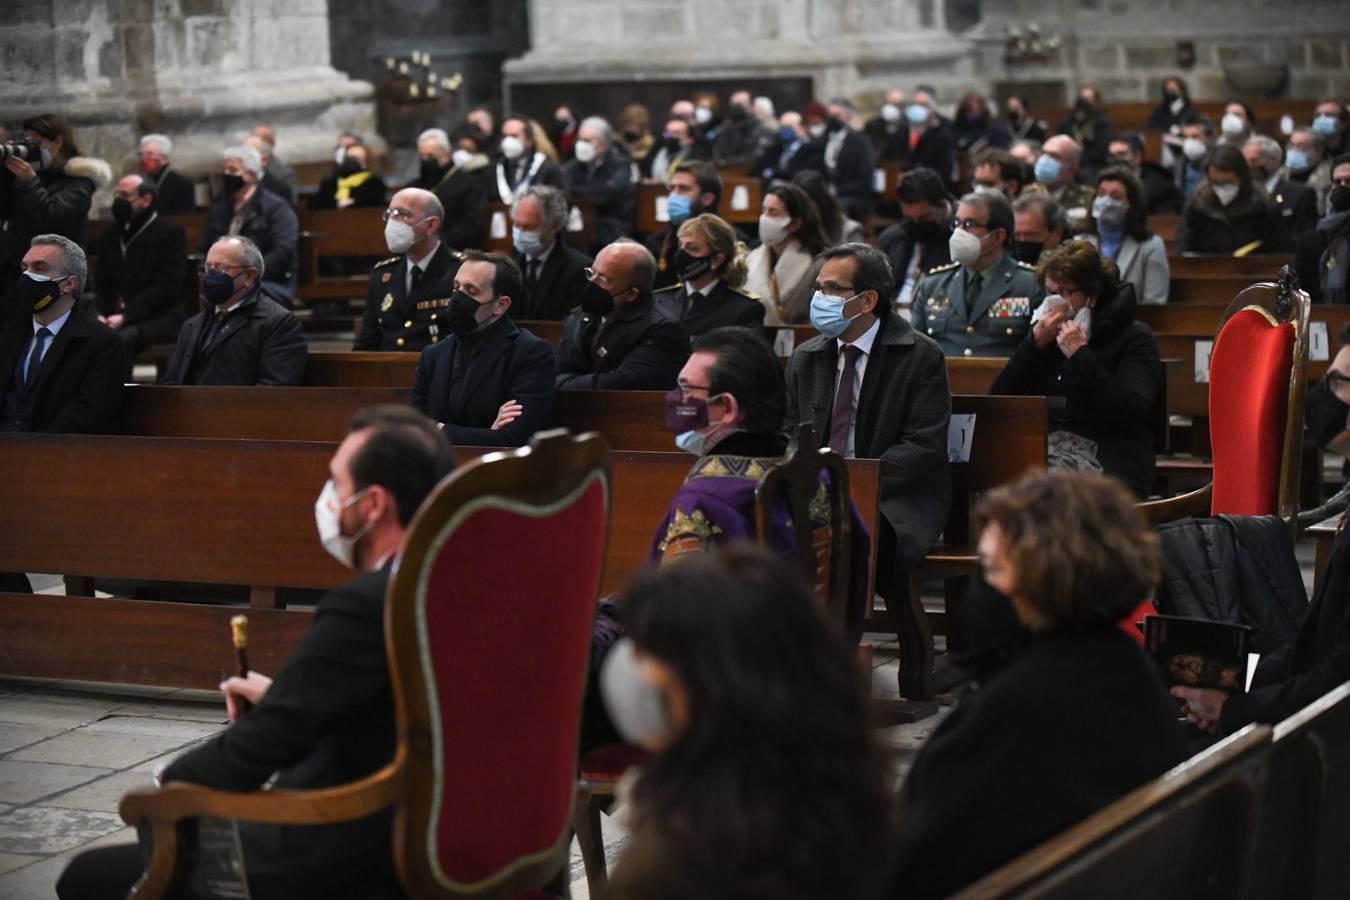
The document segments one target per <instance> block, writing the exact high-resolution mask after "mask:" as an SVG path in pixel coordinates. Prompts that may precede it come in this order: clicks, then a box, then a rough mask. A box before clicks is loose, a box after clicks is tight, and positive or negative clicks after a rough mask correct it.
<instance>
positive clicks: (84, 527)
mask: <svg viewBox="0 0 1350 900" xmlns="http://www.w3.org/2000/svg"><path fill="white" fill-rule="evenodd" d="M343 430H344V431H345V428H344V429H343ZM335 449H336V444H335V443H331V442H293V441H292V442H285V441H241V440H232V441H222V440H209V439H206V440H204V439H188V438H129V437H93V436H86V435H29V434H14V435H0V454H3V456H4V458H5V460H6V461H7V462H8V463H10V464H12V465H15V466H22V467H23V470H24V471H28V470H31V471H32V474H33V477H31V478H28V477H26V478H23V479H11V480H9V481H7V482H5V484H4V485H3V486H0V528H3V530H4V533H5V534H6V536H7V537H6V540H5V541H3V542H0V570H3V571H48V572H60V571H63V570H64V571H70V570H72V569H77V570H78V572H79V574H82V575H90V576H98V577H105V578H124V579H135V580H143V581H144V580H172V581H180V582H190V583H222V584H237V583H239V582H241V581H244V582H246V583H248V584H250V585H252V586H253V599H254V604H255V606H256V607H257V608H255V609H252V610H250V613H249V614H250V616H251V617H252V618H253V623H252V627H251V629H250V632H251V635H250V636H251V642H250V644H251V646H250V655H251V657H252V662H253V664H254V665H255V666H256V667H257V668H258V669H259V670H260V671H271V672H275V671H276V670H277V669H278V668H279V667H280V665H281V663H282V662H283V661H284V659H285V658H286V656H287V655H288V654H289V652H290V650H291V649H292V648H293V647H294V645H295V642H296V641H297V640H298V639H299V637H300V635H301V634H302V633H303V631H304V629H305V627H306V626H307V625H308V622H309V613H307V612H302V611H295V610H283V609H276V608H273V606H274V604H275V594H274V591H275V589H276V588H277V587H305V588H320V589H322V588H329V587H332V586H334V585H336V584H339V583H341V582H342V581H344V580H346V579H347V578H348V577H350V574H351V573H350V572H348V571H346V570H345V569H343V568H341V567H340V566H338V564H337V563H336V562H334V561H333V560H332V559H331V558H330V557H328V555H327V554H325V553H324V551H323V550H322V548H321V547H320V545H319V542H318V540H317V538H316V536H315V533H314V522H313V505H314V498H315V497H316V496H317V495H318V492H319V489H320V488H321V487H322V485H323V483H324V481H325V480H326V479H327V478H328V461H329V459H330V458H331V456H332V454H333V451H334V450H335ZM456 452H457V453H458V454H459V456H460V458H461V459H465V458H469V457H470V456H472V455H474V454H477V453H482V452H484V448H456ZM611 462H612V466H613V484H612V487H613V510H614V514H613V519H612V523H611V533H610V536H609V544H608V550H607V555H606V564H605V584H604V590H605V591H606V592H614V591H616V590H618V589H619V588H620V587H621V586H622V585H623V584H624V583H625V582H626V581H627V580H628V579H629V578H630V577H631V576H632V575H633V574H634V573H636V572H637V571H638V570H639V569H640V568H642V566H643V565H645V563H646V560H647V556H648V554H649V552H650V549H651V543H652V537H653V534H654V532H655V529H656V526H657V524H658V523H659V522H660V520H661V518H662V517H663V516H664V515H665V511H666V506H667V504H668V503H669V502H670V498H671V497H672V496H674V494H675V492H676V490H677V489H678V488H679V486H680V484H681V483H682V482H683V480H684V476H685V474H686V473H687V472H688V470H689V467H690V465H691V463H692V459H691V457H690V456H689V455H688V454H686V453H680V452H670V453H641V452H614V453H613V454H612V456H611ZM849 480H850V492H851V494H852V496H853V499H854V502H855V503H856V504H857V505H858V508H859V512H860V514H861V515H862V517H863V519H864V521H866V522H867V523H868V525H869V527H871V528H873V530H875V523H876V521H877V519H876V516H877V491H878V484H879V463H878V462H877V461H876V460H850V461H849ZM58 533H59V534H60V535H61V539H60V540H53V534H58ZM235 611H237V610H236V609H234V608H230V607H218V606H206V605H201V604H193V603H172V602H165V603H149V602H144V601H134V600H95V599H90V598H79V597H60V596H46V595H25V594H12V595H0V673H3V674H6V675H22V676H30V677H58V678H76V679H82V680H91V681H120V682H126V683H134V684H166V685H174V686H179V687H195V688H213V687H215V685H216V684H217V683H218V682H219V680H220V677H221V672H222V670H225V669H228V667H229V665H230V659H231V649H230V646H229V643H228V630H227V627H226V626H227V622H228V618H229V615H230V614H231V613H233V612H235Z"/></svg>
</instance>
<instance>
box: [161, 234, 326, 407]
mask: <svg viewBox="0 0 1350 900" xmlns="http://www.w3.org/2000/svg"><path fill="white" fill-rule="evenodd" d="M263 271H264V263H263V256H262V251H261V250H259V249H258V246H257V245H256V244H254V243H253V242H252V241H250V240H249V239H248V238H245V237H223V238H221V239H220V240H218V241H216V243H215V244H214V245H212V247H211V250H210V252H208V253H207V254H206V265H204V266H202V268H201V275H202V306H203V309H202V311H201V312H199V313H197V314H196V315H195V316H193V317H192V318H190V319H188V320H187V321H186V322H184V323H183V328H182V330H181V331H179V332H178V344H177V345H176V346H175V347H174V348H173V356H171V357H169V365H168V368H167V369H166V370H165V372H164V377H163V379H161V380H162V382H163V383H164V384H202V385H251V384H257V385H298V384H300V383H301V381H303V380H304V376H305V363H306V362H307V361H308V359H309V344H308V343H307V342H306V341H305V335H304V332H303V331H301V329H300V321H299V320H298V319H296V317H295V316H294V315H293V314H292V313H291V312H290V311H289V310H288V309H286V308H285V307H284V306H282V305H281V304H280V303H278V302H277V301H276V300H274V299H273V298H272V297H271V296H269V295H268V293H267V291H266V290H265V289H264V288H263V284H262V277H263Z"/></svg>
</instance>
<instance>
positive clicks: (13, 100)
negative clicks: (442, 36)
mask: <svg viewBox="0 0 1350 900" xmlns="http://www.w3.org/2000/svg"><path fill="white" fill-rule="evenodd" d="M328 60H329V48H328V2H327V0H122V2H118V3H112V2H103V0H96V2H88V0H84V2H81V0H6V2H5V3H4V14H3V16H0V72H3V73H4V78H3V79H0V122H7V123H10V124H11V125H13V124H15V123H17V122H18V121H19V120H21V119H23V118H24V117H26V116H28V115H32V114H34V113H39V112H50V111H55V112H59V113H63V114H65V115H66V116H67V117H68V118H69V119H70V120H71V122H72V124H73V126H74V128H75V133H76V137H77V139H78V140H79V142H80V144H81V145H82V147H81V149H82V150H84V152H85V153H87V154H90V155H95V156H100V157H102V158H104V159H106V160H108V162H110V163H111V164H112V166H113V169H114V172H122V171H129V170H130V169H131V168H132V167H133V166H134V155H135V152H136V149H137V141H138V139H139V136H140V135H141V134H144V133H146V132H151V131H161V132H163V133H165V134H168V135H169V136H170V137H171V138H173V139H174V141H175V148H174V164H175V166H177V167H178V168H180V169H184V170H187V171H202V170H206V169H211V170H214V169H216V168H218V167H219V164H220V151H221V149H223V147H224V146H225V145H226V144H227V143H229V142H232V141H235V140H237V139H238V138H240V137H242V136H243V135H244V134H247V132H248V130H249V129H250V128H251V127H252V126H253V125H255V124H257V123H259V122H270V123H271V124H272V125H273V126H274V127H275V128H276V131H277V135H278V145H279V146H278V147H277V152H278V155H279V156H280V157H282V158H284V159H286V160H287V161H288V162H305V161H313V160H318V159H323V158H326V157H328V156H329V154H331V153H332V147H333V141H334V136H335V135H336V134H337V133H338V132H339V131H341V130H343V129H345V128H356V129H358V130H364V131H367V132H373V130H374V107H373V104H372V103H371V98H372V93H373V90H372V88H371V86H370V85H369V84H368V83H365V82H360V81H353V80H352V79H350V78H348V77H347V76H345V75H343V74H341V73H339V72H337V71H336V70H335V69H333V68H332V67H331V66H330V65H329V64H328Z"/></svg>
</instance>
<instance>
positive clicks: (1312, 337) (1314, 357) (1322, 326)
mask: <svg viewBox="0 0 1350 900" xmlns="http://www.w3.org/2000/svg"><path fill="white" fill-rule="evenodd" d="M1329 359H1331V339H1330V338H1329V337H1327V323H1326V322H1309V323H1308V362H1326V361H1327V360H1329Z"/></svg>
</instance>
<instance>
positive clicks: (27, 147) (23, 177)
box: [0, 114, 112, 286]
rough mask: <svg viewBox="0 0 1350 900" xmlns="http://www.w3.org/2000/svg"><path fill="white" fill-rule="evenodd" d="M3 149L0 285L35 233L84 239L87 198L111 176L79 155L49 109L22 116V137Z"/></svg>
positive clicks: (99, 163)
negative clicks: (48, 111)
mask: <svg viewBox="0 0 1350 900" xmlns="http://www.w3.org/2000/svg"><path fill="white" fill-rule="evenodd" d="M21 147H22V148H24V149H23V150H22V151H20V150H19V148H21ZM4 149H5V150H6V151H8V152H5V153H3V154H0V155H3V156H4V166H3V168H0V223H3V228H4V232H3V237H2V238H0V285H6V286H8V285H11V284H13V283H14V279H15V278H16V277H17V275H18V265H19V258H20V256H22V254H23V253H24V252H25V251H27V249H28V246H29V242H30V241H31V240H32V239H33V238H34V237H35V236H36V235H39V234H58V235H61V236H62V237H67V238H70V239H71V240H73V241H75V243H77V244H79V245H80V246H81V247H83V246H84V245H85V244H86V243H88V241H89V203H90V199H91V198H92V197H93V194H94V191H96V190H98V189H99V188H101V187H103V186H104V185H106V184H108V183H109V182H110V181H112V168H111V167H110V166H109V165H108V164H107V163H106V162H104V161H103V160H101V159H94V158H91V157H85V156H81V155H80V151H79V148H78V147H77V146H76V145H75V138H74V136H73V135H72V134H71V132H70V127H69V126H68V125H67V124H66V123H65V121H64V120H63V119H61V118H59V117H58V116H55V115H51V114H47V115H41V116H33V117H32V118H30V119H26V120H24V122H23V138H22V139H20V140H16V141H13V142H11V143H9V144H7V145H5V147H4ZM23 156H29V157H31V158H29V159H24V158H22V157H23Z"/></svg>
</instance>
